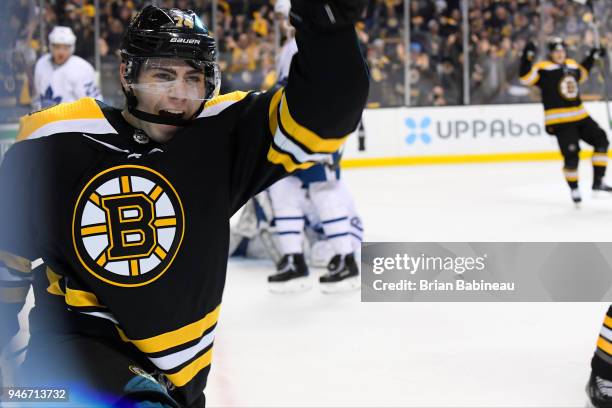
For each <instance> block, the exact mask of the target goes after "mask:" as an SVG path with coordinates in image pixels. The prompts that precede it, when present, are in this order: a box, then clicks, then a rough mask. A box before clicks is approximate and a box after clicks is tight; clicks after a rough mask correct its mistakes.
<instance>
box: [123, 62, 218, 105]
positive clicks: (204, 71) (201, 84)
mask: <svg viewBox="0 0 612 408" xmlns="http://www.w3.org/2000/svg"><path fill="white" fill-rule="evenodd" d="M219 86H220V75H219V68H218V66H217V64H216V63H208V62H201V61H196V60H182V59H172V58H146V59H143V60H142V61H141V65H140V70H139V73H138V78H137V80H136V82H134V83H131V84H129V87H130V88H132V89H133V90H134V91H137V92H145V93H150V94H154V95H166V96H168V97H171V98H176V99H188V100H193V101H206V100H209V99H212V98H214V97H215V96H216V94H217V93H218V89H219Z"/></svg>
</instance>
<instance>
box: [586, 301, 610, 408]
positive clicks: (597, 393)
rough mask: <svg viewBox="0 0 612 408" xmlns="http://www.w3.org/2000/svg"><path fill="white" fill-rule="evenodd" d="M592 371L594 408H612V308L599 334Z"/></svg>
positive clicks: (590, 397)
mask: <svg viewBox="0 0 612 408" xmlns="http://www.w3.org/2000/svg"><path fill="white" fill-rule="evenodd" d="M591 369H592V371H591V378H590V379H589V383H588V385H587V394H588V395H589V399H590V401H591V404H593V407H594V408H612V306H610V308H609V309H608V313H607V315H606V318H605V320H604V323H603V325H602V327H601V331H600V332H599V339H598V340H597V350H596V351H595V355H594V356H593V360H591Z"/></svg>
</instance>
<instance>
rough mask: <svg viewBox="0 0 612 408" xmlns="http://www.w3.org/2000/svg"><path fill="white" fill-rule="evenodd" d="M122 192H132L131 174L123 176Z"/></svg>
mask: <svg viewBox="0 0 612 408" xmlns="http://www.w3.org/2000/svg"><path fill="white" fill-rule="evenodd" d="M121 192H122V193H123V194H126V193H131V192H132V187H131V185H130V178H129V176H121Z"/></svg>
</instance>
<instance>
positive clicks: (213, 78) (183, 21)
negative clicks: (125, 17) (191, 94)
mask: <svg viewBox="0 0 612 408" xmlns="http://www.w3.org/2000/svg"><path fill="white" fill-rule="evenodd" d="M120 53H121V59H122V61H123V62H124V63H125V64H126V70H125V74H124V78H125V80H126V82H127V83H128V84H129V85H130V86H129V88H128V89H124V90H123V91H124V93H125V95H126V98H127V108H128V111H129V112H130V113H132V114H133V115H134V116H136V117H138V118H140V119H142V120H145V121H148V122H154V123H162V124H170V125H178V126H180V125H185V124H186V121H185V120H183V119H182V118H181V119H178V118H171V117H166V116H163V117H162V116H159V115H152V114H149V113H146V112H142V111H139V110H137V109H136V106H137V105H138V100H137V98H136V95H135V94H134V91H133V89H134V88H136V87H137V86H138V85H137V84H136V83H137V78H138V75H139V72H140V69H141V68H142V67H143V66H144V64H146V63H147V62H148V61H151V60H152V59H156V60H161V61H163V60H164V59H180V60H184V61H185V62H186V63H188V64H189V65H191V66H192V67H194V68H196V69H198V70H201V71H202V72H203V73H204V79H205V91H204V94H203V95H199V96H198V97H197V98H196V99H198V100H201V101H202V105H201V107H200V110H199V111H198V112H197V113H196V116H197V114H199V113H200V111H201V110H202V109H203V107H204V101H206V100H208V99H212V98H213V97H215V96H216V95H217V94H218V92H219V88H220V82H221V80H220V73H219V69H218V66H217V64H216V43H215V40H214V38H213V37H212V36H211V34H210V32H209V31H208V29H207V28H206V26H205V25H204V24H203V23H202V21H201V20H200V18H199V17H198V16H197V15H196V14H195V13H194V12H193V11H191V10H180V9H176V8H171V9H168V8H159V7H156V6H147V7H145V8H144V9H143V10H142V11H141V12H140V13H138V15H137V16H136V17H135V18H134V20H132V22H131V23H130V25H129V27H128V28H127V30H126V32H125V34H124V36H123V39H122V42H121V49H120Z"/></svg>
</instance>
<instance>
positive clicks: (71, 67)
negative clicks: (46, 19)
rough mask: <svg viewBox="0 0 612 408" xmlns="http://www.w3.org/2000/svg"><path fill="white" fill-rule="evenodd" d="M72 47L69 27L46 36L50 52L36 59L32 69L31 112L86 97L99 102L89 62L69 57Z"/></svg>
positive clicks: (72, 38)
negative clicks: (32, 92)
mask: <svg viewBox="0 0 612 408" xmlns="http://www.w3.org/2000/svg"><path fill="white" fill-rule="evenodd" d="M75 44H76V36H75V35H74V33H73V32H72V30H71V29H70V27H63V26H56V27H54V28H53V30H52V31H51V33H50V34H49V48H50V51H51V52H50V53H48V54H45V55H43V56H42V57H40V59H39V60H38V61H37V62H36V66H35V67H34V88H35V92H34V98H33V102H32V105H33V108H34V110H39V109H41V108H48V107H50V106H53V105H57V104H58V103H62V102H73V101H76V100H78V99H80V98H83V97H86V96H89V97H92V98H95V99H98V100H101V95H100V91H99V90H98V87H97V85H96V72H95V71H94V68H93V67H92V66H91V64H90V63H89V62H87V61H85V60H84V59H83V58H81V57H79V56H76V55H73V53H74V46H75Z"/></svg>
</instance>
